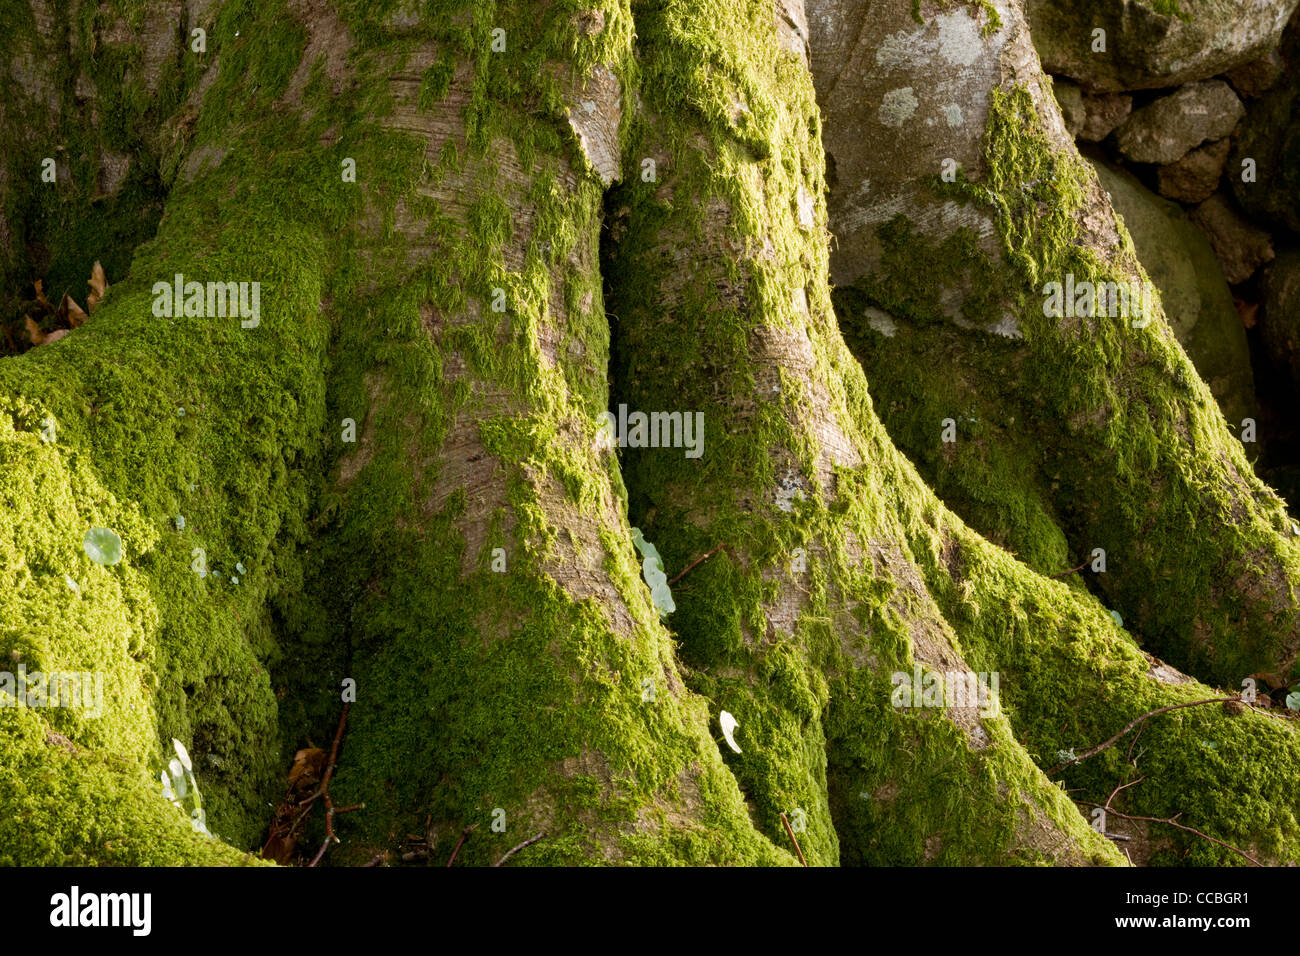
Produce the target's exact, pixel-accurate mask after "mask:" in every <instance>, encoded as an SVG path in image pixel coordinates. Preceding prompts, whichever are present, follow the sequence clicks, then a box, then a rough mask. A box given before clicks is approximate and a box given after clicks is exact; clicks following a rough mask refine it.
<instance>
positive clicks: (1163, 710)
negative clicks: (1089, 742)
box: [1047, 697, 1241, 775]
mask: <svg viewBox="0 0 1300 956" xmlns="http://www.w3.org/2000/svg"><path fill="white" fill-rule="evenodd" d="M1229 700H1232V701H1236V702H1237V703H1241V698H1240V697H1211V698H1209V699H1207V700H1192V701H1188V702H1186V703H1183V704H1172V705H1170V706H1169V707H1160V708H1158V709H1157V710H1153V711H1151V712H1150V713H1146V714H1143V715H1142V716H1141V717H1135V718H1134V719H1133V720H1131V721H1129V723H1128V725H1127V726H1125V728H1124V729H1123V730H1121V731H1120V732H1119V733H1117V734H1116V735H1115V736H1114V737H1111V738H1110V739H1109V740H1103V741H1102V742H1101V743H1099V744H1097V746H1095V747H1089V748H1088V749H1087V750H1085V751H1084V752H1083V753H1081V754H1079V755H1078V756H1077V757H1073V758H1071V759H1070V760H1067V761H1065V762H1064V763H1060V764H1057V765H1056V766H1055V767H1053V768H1052V769H1051V770H1049V771H1047V773H1048V774H1049V775H1051V774H1054V773H1060V772H1061V771H1062V770H1064V769H1065V768H1066V767H1069V766H1072V765H1074V764H1076V763H1079V762H1081V761H1083V760H1087V759H1088V758H1089V757H1095V756H1097V754H1099V753H1101V752H1102V751H1103V750H1106V749H1108V748H1109V747H1113V746H1114V745H1115V743H1116V741H1118V740H1119V739H1120V738H1121V737H1123V736H1124V735H1125V734H1126V733H1128V732H1129V731H1130V730H1132V729H1133V728H1134V727H1136V726H1138V725H1139V724H1141V723H1143V722H1145V721H1147V720H1150V719H1151V718H1152V717H1155V716H1157V715H1159V714H1167V713H1169V712H1170V711H1171V710H1182V709H1183V708H1184V707H1200V706H1201V705H1202V704H1221V703H1223V702H1224V701H1229Z"/></svg>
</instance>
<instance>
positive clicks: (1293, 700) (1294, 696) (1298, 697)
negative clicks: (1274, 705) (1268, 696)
mask: <svg viewBox="0 0 1300 956" xmlns="http://www.w3.org/2000/svg"><path fill="white" fill-rule="evenodd" d="M1286 708H1287V710H1300V690H1293V691H1291V693H1289V694H1287V695H1286Z"/></svg>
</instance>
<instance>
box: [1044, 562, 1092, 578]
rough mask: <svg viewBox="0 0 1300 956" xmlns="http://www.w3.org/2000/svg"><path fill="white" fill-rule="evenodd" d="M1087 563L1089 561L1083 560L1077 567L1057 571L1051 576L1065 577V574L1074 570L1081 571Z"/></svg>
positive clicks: (1072, 572)
mask: <svg viewBox="0 0 1300 956" xmlns="http://www.w3.org/2000/svg"><path fill="white" fill-rule="evenodd" d="M1089 563H1090V562H1088V561H1085V562H1083V564H1081V565H1079V566H1078V567H1077V568H1070V570H1068V571H1057V572H1056V573H1055V574H1053V575H1052V577H1054V578H1063V577H1065V576H1066V575H1067V574H1074V573H1075V572H1076V571H1082V570H1083V569H1084V568H1086V567H1087V566H1088V564H1089Z"/></svg>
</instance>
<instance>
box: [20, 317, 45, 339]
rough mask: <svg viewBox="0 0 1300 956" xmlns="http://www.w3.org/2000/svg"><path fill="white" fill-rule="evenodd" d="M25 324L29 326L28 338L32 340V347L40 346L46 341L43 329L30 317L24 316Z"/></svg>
mask: <svg viewBox="0 0 1300 956" xmlns="http://www.w3.org/2000/svg"><path fill="white" fill-rule="evenodd" d="M23 322H24V324H25V325H26V326H27V337H28V338H29V339H31V340H32V345H40V344H41V343H42V342H44V341H45V333H44V332H42V331H41V327H40V326H39V325H37V324H36V323H35V322H34V321H32V317H31V316H30V315H27V316H23Z"/></svg>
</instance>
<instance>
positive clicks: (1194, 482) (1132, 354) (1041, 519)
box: [837, 88, 1300, 686]
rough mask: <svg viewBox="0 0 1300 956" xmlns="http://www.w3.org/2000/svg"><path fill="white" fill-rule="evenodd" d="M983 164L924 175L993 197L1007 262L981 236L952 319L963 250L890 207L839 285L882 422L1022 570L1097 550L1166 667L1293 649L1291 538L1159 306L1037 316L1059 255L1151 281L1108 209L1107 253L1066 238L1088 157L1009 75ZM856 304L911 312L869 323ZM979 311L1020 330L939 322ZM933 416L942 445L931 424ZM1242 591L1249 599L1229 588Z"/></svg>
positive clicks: (984, 202)
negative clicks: (992, 257) (876, 266)
mask: <svg viewBox="0 0 1300 956" xmlns="http://www.w3.org/2000/svg"><path fill="white" fill-rule="evenodd" d="M985 166H986V168H987V169H988V173H987V176H986V177H985V178H984V179H983V180H982V181H979V182H975V181H969V180H968V181H964V182H961V183H957V184H947V185H943V184H935V189H936V199H940V198H942V199H951V200H956V201H961V202H965V203H968V204H972V205H974V206H976V207H977V208H979V209H981V210H982V211H983V212H985V213H986V214H988V215H991V216H992V217H993V218H994V220H995V222H996V223H997V226H998V233H999V236H1000V238H1001V241H1002V245H1003V253H1004V257H1005V259H1004V261H1003V262H1001V263H992V262H990V261H981V260H980V259H979V256H978V254H977V255H976V261H977V262H979V265H978V267H977V271H976V273H975V274H976V275H977V276H978V277H979V278H978V281H971V280H970V278H969V277H968V278H967V279H966V280H965V281H966V285H967V286H968V287H969V292H970V294H969V296H967V289H961V291H960V293H959V296H960V298H958V301H959V302H962V303H963V308H962V309H961V310H960V313H959V315H958V316H954V315H951V314H947V313H949V312H951V311H952V310H951V307H948V308H947V309H945V308H943V307H942V305H941V303H943V302H946V301H950V300H951V298H952V296H953V294H954V291H955V287H954V285H953V284H952V283H951V282H948V281H945V279H944V277H945V276H947V275H949V274H950V273H953V271H954V269H956V271H957V274H958V275H960V274H961V271H962V268H963V267H962V265H961V264H962V263H963V262H965V261H969V258H968V255H967V254H965V253H964V252H963V250H956V249H952V248H948V246H949V245H950V243H951V240H945V242H944V243H942V244H937V243H931V242H926V241H925V240H922V239H919V238H918V237H917V236H916V235H915V232H914V231H913V230H911V227H910V226H909V225H908V224H907V223H905V222H903V221H901V220H896V221H894V222H893V223H890V224H888V229H887V230H886V231H885V233H884V236H883V238H884V239H885V241H886V246H885V248H886V256H885V258H884V259H882V268H881V270H880V271H879V272H878V273H877V274H873V275H872V276H870V277H868V278H867V279H865V280H864V281H862V282H860V283H859V284H858V285H857V286H856V287H855V288H854V289H851V290H846V291H843V292H840V293H839V294H838V297H837V303H838V305H839V306H840V308H841V311H842V314H843V316H844V318H845V321H846V327H847V328H848V329H849V333H848V335H849V339H850V342H851V344H853V346H854V349H855V352H856V354H857V355H858V357H859V358H860V359H861V360H862V361H863V363H864V365H865V367H866V368H867V371H868V375H869V377H870V379H871V381H872V383H873V388H874V389H875V393H876V395H877V396H878V397H879V401H878V407H879V409H880V411H881V415H882V417H883V418H884V420H885V422H886V424H887V425H888V427H889V430H890V435H891V437H892V438H893V440H894V441H895V442H897V443H898V444H899V446H900V447H901V448H903V449H904V450H905V451H907V453H908V454H909V455H910V456H911V457H912V458H913V460H914V461H916V463H917V465H918V467H919V468H920V469H921V473H922V475H923V477H925V478H926V480H927V481H928V482H930V483H931V484H932V485H933V486H934V487H935V489H936V490H937V491H938V492H939V493H940V495H941V496H942V497H943V499H944V500H945V502H947V503H948V504H949V505H950V506H951V507H953V508H954V510H955V511H957V512H958V513H959V514H960V515H961V516H962V517H963V518H965V519H966V520H968V521H970V522H971V524H972V525H973V526H974V527H975V528H977V529H978V530H980V531H981V532H983V533H985V534H986V535H987V536H989V537H990V538H992V539H993V540H994V541H996V542H998V543H1000V544H1003V545H1004V546H1006V547H1008V548H1010V549H1012V550H1013V551H1014V552H1015V553H1016V554H1018V555H1019V556H1020V557H1021V558H1022V559H1024V560H1026V561H1027V562H1029V563H1030V565H1031V566H1033V567H1035V568H1036V569H1037V570H1040V571H1043V572H1048V573H1056V572H1059V571H1064V570H1065V569H1066V568H1068V567H1073V566H1075V565H1077V564H1078V563H1079V561H1080V560H1082V559H1083V557H1085V556H1087V555H1089V554H1090V553H1091V551H1092V549H1094V548H1103V549H1105V551H1106V553H1107V558H1108V570H1107V573H1106V574H1104V575H1100V574H1099V575H1093V574H1091V573H1087V574H1086V575H1085V580H1086V581H1087V583H1088V585H1089V586H1090V587H1091V588H1093V589H1094V590H1095V591H1096V592H1097V593H1098V594H1099V595H1101V596H1102V597H1103V598H1104V599H1105V601H1106V602H1107V603H1108V604H1109V605H1110V606H1112V607H1115V608H1117V609H1118V610H1119V611H1120V612H1121V613H1122V615H1123V616H1124V618H1125V619H1126V620H1129V621H1131V622H1132V626H1133V627H1135V628H1136V630H1137V631H1138V632H1139V633H1140V634H1141V635H1142V638H1143V642H1144V645H1145V646H1147V647H1148V648H1150V649H1151V650H1152V651H1153V652H1155V653H1157V654H1159V655H1160V656H1162V657H1164V658H1165V659H1167V660H1169V661H1170V662H1172V663H1174V664H1176V665H1177V666H1180V667H1182V668H1184V669H1186V670H1189V671H1191V672H1193V673H1197V674H1200V675H1202V676H1204V677H1207V678H1210V679H1213V680H1216V681H1221V682H1223V683H1225V684H1227V685H1229V686H1236V685H1237V683H1238V682H1239V680H1240V678H1241V677H1242V676H1244V675H1245V674H1248V673H1251V672H1253V671H1255V670H1258V669H1259V668H1261V667H1265V668H1268V667H1274V666H1277V665H1278V664H1279V663H1283V662H1286V661H1289V660H1290V658H1291V657H1293V656H1294V654H1293V652H1292V651H1290V650H1289V649H1288V648H1289V646H1290V642H1291V638H1289V637H1286V636H1284V635H1287V634H1289V633H1291V631H1292V629H1293V628H1294V627H1295V626H1296V625H1295V624H1294V623H1293V622H1295V621H1296V620H1298V618H1297V610H1298V609H1297V604H1296V600H1295V598H1294V594H1293V583H1292V582H1294V581H1296V580H1300V557H1298V555H1297V548H1296V544H1295V542H1294V541H1293V540H1291V539H1290V537H1289V535H1288V531H1287V529H1288V528H1289V524H1288V518H1287V516H1286V512H1285V508H1284V506H1283V505H1282V502H1281V501H1280V500H1279V499H1278V498H1277V497H1276V495H1274V494H1273V493H1272V492H1270V491H1269V490H1268V489H1267V488H1265V487H1264V486H1263V485H1262V484H1260V483H1259V482H1258V481H1256V480H1255V479H1254V477H1253V475H1252V472H1251V469H1250V466H1249V463H1248V462H1247V461H1246V460H1245V456H1244V454H1243V453H1242V450H1241V446H1240V443H1238V442H1237V441H1236V440H1235V439H1234V438H1233V436H1232V434H1231V432H1230V431H1229V430H1228V428H1227V427H1226V426H1225V424H1224V422H1223V419H1222V415H1221V414H1220V413H1219V411H1218V408H1217V406H1216V405H1215V403H1214V401H1213V398H1212V397H1211V396H1210V395H1209V392H1208V389H1207V388H1206V387H1205V385H1204V384H1203V383H1202V382H1201V381H1200V379H1199V378H1198V377H1197V375H1196V372H1195V370H1194V369H1193V368H1192V366H1191V364H1190V363H1189V361H1188V359H1187V357H1186V356H1185V355H1184V354H1183V352H1182V350H1181V349H1180V348H1179V347H1178V345H1177V343H1176V342H1175V341H1174V340H1173V337H1172V334H1171V333H1170V331H1169V329H1168V326H1167V325H1166V323H1165V322H1164V320H1163V317H1157V318H1156V319H1155V321H1154V322H1152V324H1151V325H1150V327H1148V328H1145V329H1139V328H1132V327H1129V325H1128V324H1127V323H1126V322H1125V321H1124V320H1123V319H1112V318H1107V317H1101V318H1097V319H1079V320H1061V319H1054V318H1049V317H1046V316H1044V314H1043V313H1044V309H1043V301H1044V294H1045V285H1046V284H1047V283H1048V282H1053V281H1056V282H1061V281H1064V279H1065V277H1066V276H1067V275H1070V274H1073V275H1074V276H1075V278H1076V281H1078V282H1082V281H1085V280H1087V281H1092V282H1097V283H1100V282H1117V283H1127V282H1128V281H1129V280H1130V277H1132V276H1137V277H1139V278H1140V279H1141V280H1142V281H1146V278H1145V275H1144V274H1143V273H1142V272H1141V267H1140V266H1139V265H1138V264H1137V261H1136V259H1135V257H1134V254H1133V250H1132V244H1131V241H1130V240H1129V239H1128V237H1127V234H1126V233H1125V232H1124V230H1123V227H1122V225H1120V224H1118V223H1117V229H1118V231H1119V234H1120V236H1121V248H1120V250H1119V251H1117V252H1116V253H1115V254H1114V255H1113V256H1111V257H1110V258H1105V259H1103V258H1102V257H1101V256H1100V255H1099V254H1098V253H1097V252H1096V251H1094V250H1093V249H1091V248H1090V247H1089V246H1087V244H1086V243H1085V242H1084V241H1083V239H1082V238H1081V233H1080V226H1079V224H1078V223H1079V210H1081V209H1082V208H1084V206H1085V205H1086V204H1088V203H1090V202H1092V201H1093V199H1092V197H1093V195H1094V194H1093V193H1092V191H1091V190H1092V189H1093V188H1095V187H1094V186H1093V185H1092V179H1093V176H1092V173H1091V171H1090V170H1088V169H1087V167H1086V166H1085V165H1083V164H1082V162H1081V161H1080V160H1079V159H1078V158H1077V156H1074V155H1066V154H1065V153H1063V152H1061V151H1059V150H1057V149H1056V148H1055V147H1053V146H1052V145H1051V144H1050V143H1049V142H1048V140H1047V138H1046V134H1045V133H1044V132H1043V131H1042V129H1041V126H1040V124H1039V122H1038V118H1037V112H1036V110H1035V108H1034V105H1033V101H1032V97H1031V95H1030V93H1029V92H1028V91H1027V90H1026V89H1024V88H1013V89H1011V90H1009V91H1000V90H995V91H994V93H993V99H992V109H991V113H990V119H989V127H988V133H987V137H986V142H985ZM984 257H985V260H987V259H988V256H987V254H986V253H985V254H984ZM956 288H960V286H959V287H956ZM990 289H1000V290H1001V292H1000V295H1001V298H1002V300H1003V301H1002V302H1001V303H999V302H998V300H997V297H996V295H990V294H989V292H988V290H990ZM871 306H881V307H884V308H886V309H888V310H889V311H890V312H891V313H892V314H893V315H895V316H897V317H899V318H903V319H906V320H907V321H905V322H899V323H897V327H896V328H895V329H893V330H892V331H893V332H894V333H895V334H893V335H892V336H891V335H887V334H881V333H879V332H877V331H875V330H874V329H873V328H872V327H871V325H870V321H869V320H870V318H871V314H870V312H869V307H871ZM1157 306H1158V301H1157ZM986 310H991V314H992V316H994V317H996V316H998V315H999V314H1000V315H1002V316H1004V319H1003V325H1004V326H1006V325H1008V324H1009V325H1010V326H1011V327H1013V328H1014V329H1015V330H1016V333H1017V334H1018V335H1019V336H1021V337H1022V338H1015V339H1010V340H999V339H995V338H993V337H980V336H978V335H974V334H972V333H971V332H969V331H964V330H962V329H960V328H958V327H956V326H955V325H954V324H953V321H952V320H953V319H954V317H961V316H964V317H965V318H966V319H967V320H969V319H971V318H972V316H977V315H978V314H980V313H981V312H985V311H986ZM986 322H987V319H986ZM939 353H942V354H945V355H948V356H951V366H950V367H945V368H944V369H943V370H942V371H941V370H938V369H936V368H934V367H933V363H932V362H931V361H930V360H929V358H928V357H929V356H932V355H934V354H939ZM947 418H952V419H954V420H956V421H957V423H958V441H957V442H956V443H955V444H947V445H945V444H943V443H941V442H940V441H939V440H938V439H939V433H938V431H939V430H938V426H939V423H940V422H941V421H942V420H944V419H947ZM1193 528H1194V529H1196V530H1195V531H1194V532H1191V531H1189V529H1193ZM1175 569H1176V570H1175ZM1227 582H1232V583H1231V584H1229V583H1227ZM1243 592H1244V593H1247V594H1252V595H1253V597H1252V598H1250V599H1248V600H1245V601H1239V600H1236V599H1234V598H1233V597H1232V595H1233V594H1234V593H1236V594H1241V593H1243ZM1283 620H1284V621H1285V622H1286V623H1282V624H1281V625H1279V621H1283Z"/></svg>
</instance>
